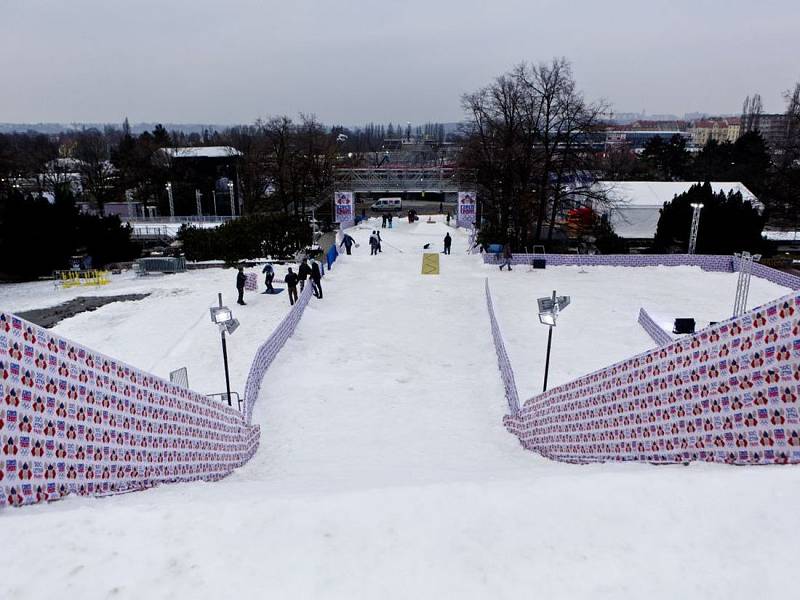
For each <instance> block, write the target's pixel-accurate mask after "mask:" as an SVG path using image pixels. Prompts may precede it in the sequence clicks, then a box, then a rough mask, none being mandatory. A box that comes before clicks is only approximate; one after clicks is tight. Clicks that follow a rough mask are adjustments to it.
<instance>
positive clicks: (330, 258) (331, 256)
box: [325, 244, 339, 271]
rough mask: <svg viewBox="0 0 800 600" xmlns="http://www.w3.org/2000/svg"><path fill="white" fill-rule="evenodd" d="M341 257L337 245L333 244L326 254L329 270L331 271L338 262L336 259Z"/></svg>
mask: <svg viewBox="0 0 800 600" xmlns="http://www.w3.org/2000/svg"><path fill="white" fill-rule="evenodd" d="M337 256H339V251H338V250H337V249H336V244H331V247H330V248H328V252H326V253H325V262H326V263H328V270H329V271H330V270H331V267H332V266H333V263H334V262H336V257H337Z"/></svg>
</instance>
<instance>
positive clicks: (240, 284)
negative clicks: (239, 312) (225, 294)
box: [236, 267, 247, 306]
mask: <svg viewBox="0 0 800 600" xmlns="http://www.w3.org/2000/svg"><path fill="white" fill-rule="evenodd" d="M245 281H247V276H246V275H245V274H244V267H239V272H238V273H237V274H236V289H237V290H238V291H239V299H238V300H237V301H236V303H237V304H241V305H242V306H244V305H245V304H247V303H246V302H245V301H244V283H245Z"/></svg>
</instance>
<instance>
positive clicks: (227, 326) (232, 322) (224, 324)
mask: <svg viewBox="0 0 800 600" xmlns="http://www.w3.org/2000/svg"><path fill="white" fill-rule="evenodd" d="M218 300H219V306H212V307H211V309H210V311H211V322H212V323H214V324H215V325H217V327H219V336H220V339H221V340H222V362H223V363H224V364H225V391H226V393H227V395H228V406H232V404H231V378H230V374H229V372H228V345H227V344H226V343H225V332H228V334H232V333H233V332H234V331H236V328H237V327H239V321H238V320H237V319H234V318H233V313H232V312H231V309H230V308H228V307H227V306H223V305H222V294H218Z"/></svg>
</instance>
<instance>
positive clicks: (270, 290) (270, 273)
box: [261, 263, 275, 294]
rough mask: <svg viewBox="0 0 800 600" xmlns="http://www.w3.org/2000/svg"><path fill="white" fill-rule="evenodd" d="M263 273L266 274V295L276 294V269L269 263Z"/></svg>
mask: <svg viewBox="0 0 800 600" xmlns="http://www.w3.org/2000/svg"><path fill="white" fill-rule="evenodd" d="M261 272H262V273H264V283H265V284H266V285H267V291H266V292H264V293H265V294H274V293H275V288H274V287H272V281H273V280H274V279H275V269H273V268H272V265H271V264H269V263H267V264H266V265H264V268H263V269H262V270H261Z"/></svg>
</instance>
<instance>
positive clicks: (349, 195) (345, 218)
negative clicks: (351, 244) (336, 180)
mask: <svg viewBox="0 0 800 600" xmlns="http://www.w3.org/2000/svg"><path fill="white" fill-rule="evenodd" d="M333 206H334V208H335V211H336V222H337V223H341V224H342V228H345V227H351V226H352V225H353V223H354V221H355V219H356V205H355V196H354V195H353V192H334V193H333Z"/></svg>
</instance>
